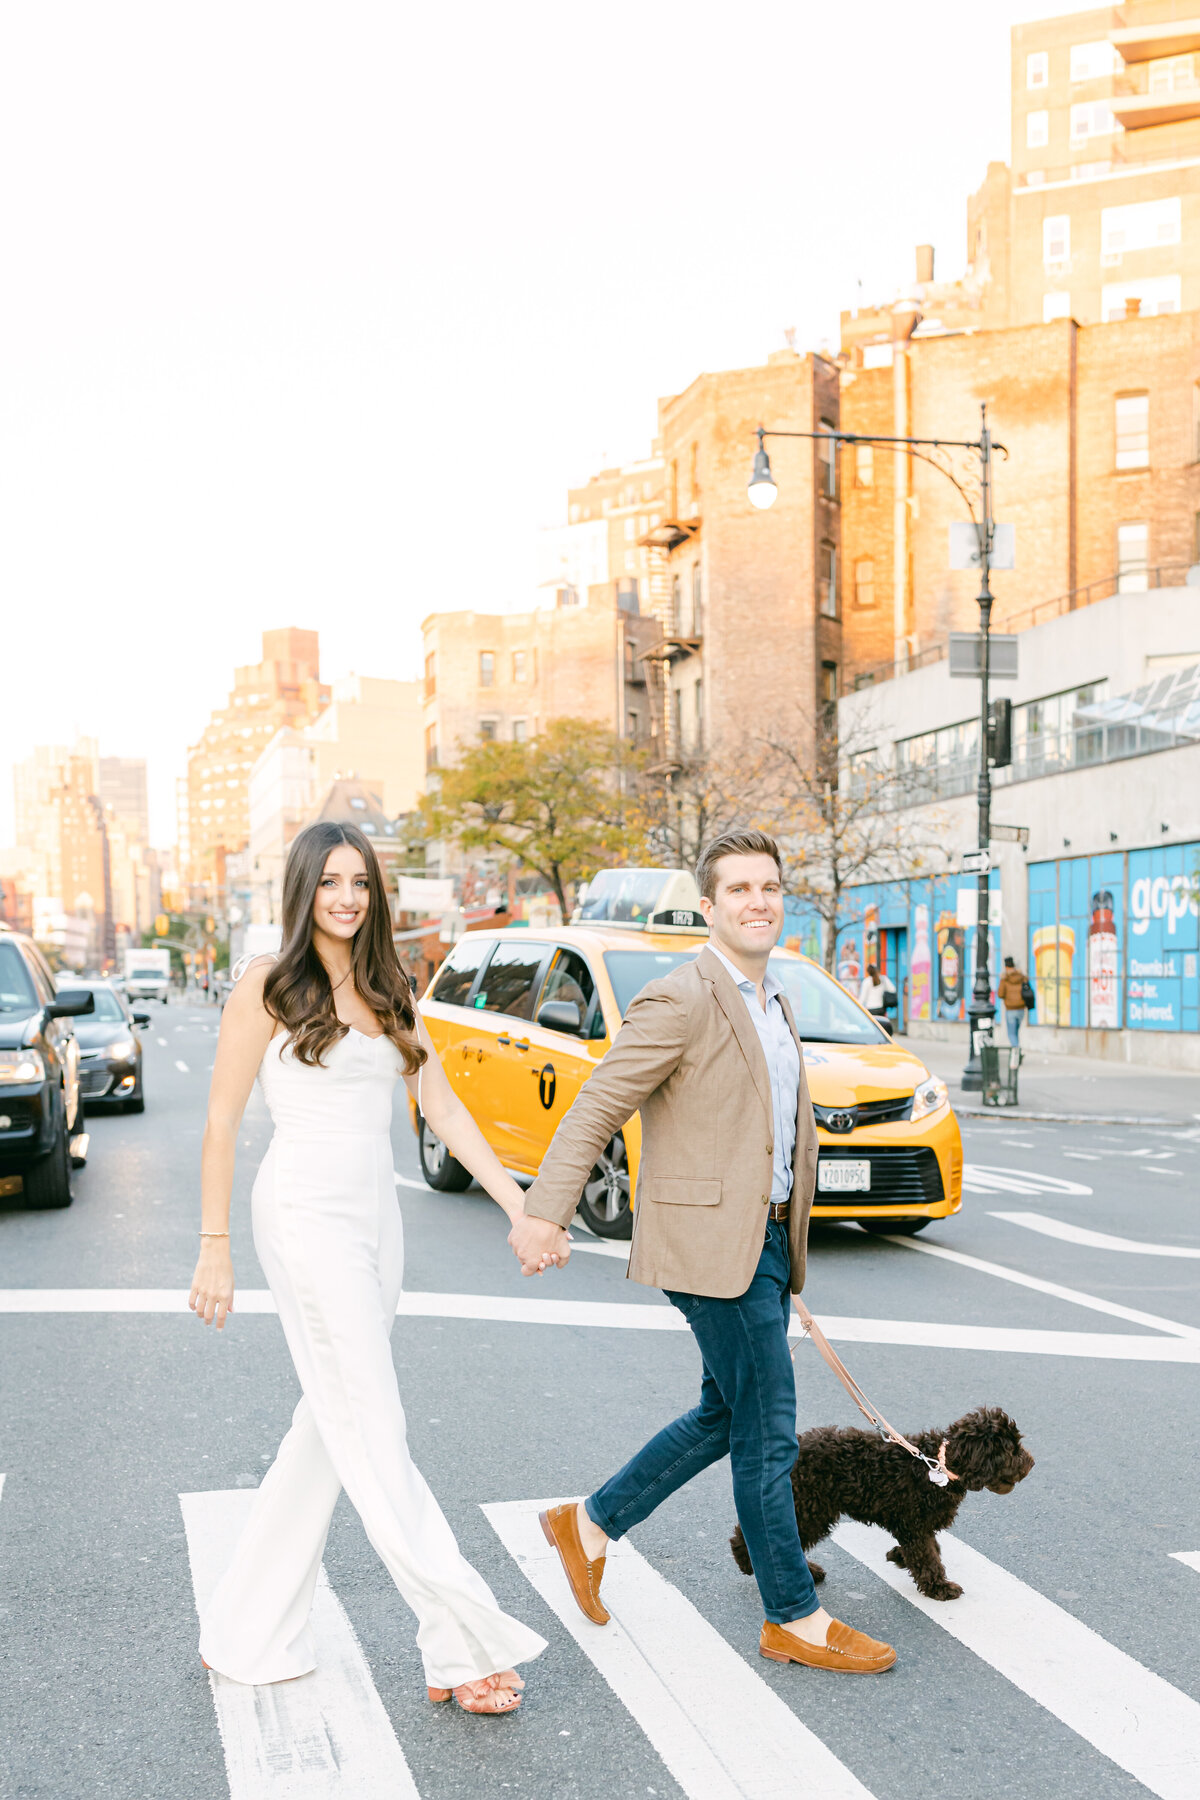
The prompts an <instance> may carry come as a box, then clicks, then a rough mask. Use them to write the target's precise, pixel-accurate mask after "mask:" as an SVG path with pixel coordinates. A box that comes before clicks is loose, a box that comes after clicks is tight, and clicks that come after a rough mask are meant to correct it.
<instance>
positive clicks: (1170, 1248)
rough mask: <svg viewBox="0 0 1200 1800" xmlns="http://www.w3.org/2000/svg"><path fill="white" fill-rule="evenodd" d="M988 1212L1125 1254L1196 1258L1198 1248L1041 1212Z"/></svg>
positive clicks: (1090, 1246)
mask: <svg viewBox="0 0 1200 1800" xmlns="http://www.w3.org/2000/svg"><path fill="white" fill-rule="evenodd" d="M991 1216H992V1218H993V1219H1003V1220H1005V1222H1006V1223H1007V1224H1009V1225H1023V1226H1024V1227H1025V1229H1026V1231H1040V1232H1041V1234H1042V1236H1043V1237H1052V1238H1061V1239H1062V1241H1063V1242H1064V1243H1066V1244H1083V1245H1084V1246H1085V1247H1086V1248H1087V1249H1089V1250H1121V1251H1124V1253H1125V1255H1126V1256H1187V1257H1195V1258H1200V1249H1194V1248H1191V1247H1189V1246H1188V1245H1186V1244H1143V1243H1141V1242H1139V1240H1138V1239H1137V1238H1125V1237H1110V1236H1109V1234H1108V1232H1107V1231H1088V1230H1086V1229H1085V1228H1084V1226H1082V1225H1067V1224H1065V1223H1064V1222H1063V1220H1061V1219H1048V1218H1046V1216H1045V1214H1044V1213H1028V1212H1011V1213H1010V1212H994V1213H993V1214H992V1215H991Z"/></svg>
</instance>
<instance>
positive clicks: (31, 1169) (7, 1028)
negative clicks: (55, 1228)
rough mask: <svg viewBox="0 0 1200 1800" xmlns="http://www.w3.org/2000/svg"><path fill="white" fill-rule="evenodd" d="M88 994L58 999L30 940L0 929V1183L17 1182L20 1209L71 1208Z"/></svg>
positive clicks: (90, 1007) (81, 992)
mask: <svg viewBox="0 0 1200 1800" xmlns="http://www.w3.org/2000/svg"><path fill="white" fill-rule="evenodd" d="M94 1005H95V1002H94V1001H93V999H92V995H91V992H90V991H84V990H79V991H76V992H73V993H70V994H59V993H57V992H56V990H55V986H54V977H53V975H52V974H51V973H50V969H49V965H48V964H47V962H46V960H45V958H44V957H43V955H42V953H41V951H40V950H39V949H38V947H37V945H36V944H35V943H34V942H33V940H32V938H27V937H25V936H23V935H22V934H21V933H20V932H17V931H10V930H9V929H8V928H7V927H6V926H3V925H0V1179H2V1178H4V1177H6V1176H7V1177H12V1176H19V1177H20V1179H21V1191H22V1193H23V1195H24V1199H25V1204H26V1206H28V1207H32V1208H35V1209H37V1210H38V1211H41V1210H42V1209H43V1208H47V1207H54V1206H70V1204H71V1201H72V1199H73V1197H74V1196H73V1195H72V1193H71V1139H72V1138H73V1137H74V1136H75V1134H76V1132H77V1131H78V1130H79V1128H80V1126H81V1125H82V1122H83V1104H82V1101H81V1100H80V1096H79V1044H78V1042H77V1040H76V1037H75V1032H74V1027H73V1025H72V1023H71V1021H72V1020H73V1019H76V1018H79V1017H81V1016H82V1015H84V1014H86V1013H90V1012H91V1011H92V1010H93V1008H94Z"/></svg>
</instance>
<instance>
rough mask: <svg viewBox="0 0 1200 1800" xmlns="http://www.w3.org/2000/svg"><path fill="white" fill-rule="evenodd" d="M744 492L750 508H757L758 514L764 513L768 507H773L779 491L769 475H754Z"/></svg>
mask: <svg viewBox="0 0 1200 1800" xmlns="http://www.w3.org/2000/svg"><path fill="white" fill-rule="evenodd" d="M746 492H747V494H748V495H749V497H750V504H751V506H757V507H758V509H759V511H760V512H765V511H766V509H767V507H768V506H774V504H775V501H776V498H777V496H778V494H779V489H778V488H777V487H776V486H775V483H774V481H773V480H772V479H771V477H770V476H769V475H756V476H755V477H754V479H753V481H752V482H751V483H750V486H749V487H748V488H747V489H746Z"/></svg>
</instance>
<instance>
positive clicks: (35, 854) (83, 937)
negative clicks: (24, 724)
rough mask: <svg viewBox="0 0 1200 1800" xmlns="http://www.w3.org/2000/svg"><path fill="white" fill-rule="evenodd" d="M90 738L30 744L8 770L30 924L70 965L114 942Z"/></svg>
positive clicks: (101, 954)
mask: <svg viewBox="0 0 1200 1800" xmlns="http://www.w3.org/2000/svg"><path fill="white" fill-rule="evenodd" d="M97 763H98V757H97V753H96V742H95V739H94V738H81V739H80V740H79V742H78V743H77V744H76V745H75V747H74V748H73V749H68V748H67V747H66V746H64V745H61V744H42V745H38V746H37V747H36V748H35V749H34V750H33V752H32V754H31V755H30V756H28V757H26V758H25V759H24V761H23V762H20V763H18V764H17V765H16V767H15V769H14V771H13V789H14V799H15V801H16V827H17V840H18V846H19V848H20V849H21V850H22V851H23V852H25V853H26V855H27V857H28V867H29V868H30V870H31V875H32V888H31V892H32V903H33V917H34V928H35V930H36V932H37V934H38V936H39V937H41V938H42V939H43V940H44V941H46V942H50V943H54V944H57V945H58V947H59V948H60V949H64V948H66V947H67V945H68V941H69V945H70V953H71V957H72V959H73V960H74V962H75V964H76V966H82V964H83V963H85V962H86V963H88V964H93V963H103V962H105V961H107V960H109V959H111V958H112V956H113V954H114V949H115V936H114V917H113V900H112V880H111V864H110V846H109V841H108V830H107V823H106V819H105V813H104V807H103V804H102V803H101V801H100V798H99V795H98V794H97V791H96V790H97V788H98V785H99V782H98V770H97Z"/></svg>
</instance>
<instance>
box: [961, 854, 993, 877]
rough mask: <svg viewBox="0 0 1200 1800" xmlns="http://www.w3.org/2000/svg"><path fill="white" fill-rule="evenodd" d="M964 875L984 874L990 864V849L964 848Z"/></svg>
mask: <svg viewBox="0 0 1200 1800" xmlns="http://www.w3.org/2000/svg"><path fill="white" fill-rule="evenodd" d="M962 866H963V874H964V875H986V874H987V872H988V870H989V869H990V868H991V866H992V855H991V851H990V850H964V851H963V853H962Z"/></svg>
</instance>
